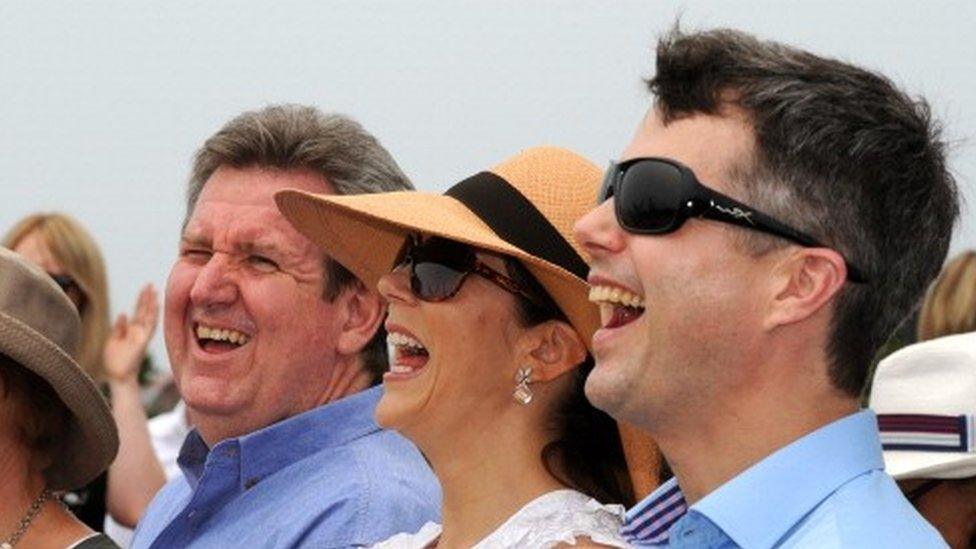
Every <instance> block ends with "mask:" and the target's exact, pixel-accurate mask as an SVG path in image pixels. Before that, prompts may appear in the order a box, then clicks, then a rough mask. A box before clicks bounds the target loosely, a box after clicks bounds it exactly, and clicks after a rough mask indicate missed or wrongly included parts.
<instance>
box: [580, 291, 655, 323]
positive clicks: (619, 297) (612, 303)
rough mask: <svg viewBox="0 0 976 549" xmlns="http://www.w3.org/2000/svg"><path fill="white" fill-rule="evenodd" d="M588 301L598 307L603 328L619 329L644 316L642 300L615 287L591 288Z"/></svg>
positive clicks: (629, 292)
mask: <svg viewBox="0 0 976 549" xmlns="http://www.w3.org/2000/svg"><path fill="white" fill-rule="evenodd" d="M590 301H592V302H593V303H596V304H597V305H599V306H600V322H601V324H602V326H603V327H604V328H608V329H612V328H619V327H621V326H625V325H627V324H630V323H631V322H633V321H635V320H637V319H638V318H640V316H641V315H643V314H644V298H643V297H641V296H639V295H637V294H635V293H633V292H631V291H629V290H625V289H623V288H619V287H617V286H593V287H591V288H590Z"/></svg>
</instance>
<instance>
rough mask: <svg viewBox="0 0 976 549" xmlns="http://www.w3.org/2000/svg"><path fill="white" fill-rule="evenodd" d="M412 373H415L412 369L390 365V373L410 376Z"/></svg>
mask: <svg viewBox="0 0 976 549" xmlns="http://www.w3.org/2000/svg"><path fill="white" fill-rule="evenodd" d="M412 371H413V369H412V368H410V367H409V366H401V365H399V364H391V365H390V373H394V374H409V373H410V372H412Z"/></svg>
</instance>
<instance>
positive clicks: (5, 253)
mask: <svg viewBox="0 0 976 549" xmlns="http://www.w3.org/2000/svg"><path fill="white" fill-rule="evenodd" d="M80 331H81V321H80V320H79V319H78V313H77V311H76V310H75V307H74V305H72V303H71V301H70V300H69V299H68V296H66V295H65V294H64V292H63V291H61V288H59V287H58V286H57V284H55V283H54V280H52V279H51V277H50V276H48V275H47V274H46V273H45V272H44V271H42V270H40V269H39V268H38V267H36V266H34V265H32V264H30V263H28V262H27V261H25V260H24V259H23V258H21V257H20V256H19V255H18V254H15V253H14V252H12V251H10V250H8V249H6V248H2V247H0V354H4V355H6V356H8V357H10V358H11V359H13V361H14V362H16V363H17V364H19V365H21V366H23V367H24V368H26V369H27V370H29V371H31V372H33V373H34V374H37V375H38V376H40V377H41V378H43V379H44V380H45V381H47V382H48V383H49V384H50V385H51V387H52V388H53V389H54V391H55V392H56V393H57V395H58V397H59V398H60V399H61V402H63V403H64V405H65V406H66V407H67V408H68V410H69V411H70V412H71V425H70V426H69V427H68V439H67V440H66V441H65V445H64V447H63V448H62V451H61V455H58V456H56V457H55V459H54V463H53V464H52V465H51V466H50V467H49V468H48V469H47V470H46V471H45V472H44V475H45V478H46V480H47V487H48V488H50V489H52V490H68V489H72V488H78V487H80V486H84V485H85V484H87V483H88V482H89V481H91V480H92V479H94V478H95V477H96V476H98V475H99V473H101V472H102V471H104V470H105V469H106V468H107V467H108V466H109V464H110V463H111V462H112V459H114V458H115V454H116V452H117V451H118V447H119V438H118V432H117V431H116V427H115V422H114V421H113V420H112V414H111V413H110V412H109V408H108V404H107V403H106V402H105V399H104V398H103V397H102V395H101V393H100V392H99V391H98V388H96V387H95V384H94V382H92V380H91V378H89V377H88V375H87V374H85V373H84V372H83V371H82V369H81V367H79V366H78V364H77V363H76V362H75V361H74V359H72V358H71V356H69V353H70V352H73V351H74V350H75V347H76V346H77V343H78V336H79V334H80Z"/></svg>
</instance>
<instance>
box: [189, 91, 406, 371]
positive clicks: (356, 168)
mask: <svg viewBox="0 0 976 549" xmlns="http://www.w3.org/2000/svg"><path fill="white" fill-rule="evenodd" d="M221 166H230V167H233V168H249V167H258V168H272V169H277V170H308V171H311V172H313V173H316V174H319V175H321V176H322V177H323V178H324V179H325V181H327V182H328V183H329V184H330V185H332V187H333V188H335V192H336V194H340V195H343V194H363V193H376V192H387V191H405V190H411V189H413V185H412V184H411V183H410V180H409V179H407V176H406V175H404V174H403V172H402V171H401V170H400V167H399V166H398V165H397V163H396V161H395V160H393V157H392V156H390V153H389V152H387V150H386V149H384V148H383V146H382V145H380V143H379V141H378V140H377V139H376V138H375V137H373V136H372V135H371V134H370V133H368V132H367V131H366V130H364V129H363V127H362V126H361V125H359V123H358V122H356V121H354V120H352V119H351V118H348V117H346V116H343V115H341V114H332V113H330V114H325V113H322V112H321V111H319V110H318V109H316V108H315V107H310V106H305V105H271V106H268V107H265V108H263V109H260V110H257V111H248V112H245V113H242V114H240V115H239V116H237V117H236V118H234V119H233V120H231V121H230V122H228V123H227V124H225V125H224V127H222V128H221V129H220V130H219V131H218V132H217V133H215V134H214V135H213V136H211V137H210V138H209V139H207V141H206V142H205V143H204V144H203V147H201V148H200V150H199V151H197V154H196V156H195V157H194V161H193V171H192V173H191V175H190V183H189V187H188V188H187V207H186V217H185V218H184V220H183V227H184V228H186V223H187V221H188V220H189V218H190V216H191V215H192V214H193V209H194V207H196V203H197V199H198V198H199V197H200V193H201V192H202V191H203V187H204V185H206V183H207V180H208V179H210V176H211V175H213V173H214V172H215V171H217V169H218V168H220V167H221ZM325 272H326V286H325V291H324V296H323V297H324V298H325V299H326V300H329V301H332V300H334V299H335V298H337V297H338V296H339V294H341V293H342V291H343V290H345V289H347V288H351V287H354V286H355V285H357V284H359V285H361V284H362V282H360V281H359V279H357V278H356V277H355V275H353V274H352V273H351V272H349V270H347V269H346V268H345V267H343V266H342V265H340V264H338V263H336V262H335V261H332V260H331V259H327V260H326V263H325ZM360 358H361V361H362V365H363V368H364V369H365V370H367V371H368V372H369V373H370V374H371V375H372V376H373V383H374V384H375V383H378V382H379V381H380V380H381V379H382V376H383V372H385V371H386V369H387V359H386V331H385V330H384V329H383V327H382V326H380V328H379V329H378V330H377V331H376V334H375V335H374V336H373V339H372V340H370V342H369V344H368V345H367V346H366V347H365V348H364V349H363V351H362V353H361V354H360Z"/></svg>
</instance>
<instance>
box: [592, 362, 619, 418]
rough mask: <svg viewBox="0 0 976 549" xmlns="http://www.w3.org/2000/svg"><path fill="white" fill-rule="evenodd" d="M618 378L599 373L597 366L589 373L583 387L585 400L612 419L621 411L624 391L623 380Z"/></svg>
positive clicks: (609, 373) (609, 374)
mask: <svg viewBox="0 0 976 549" xmlns="http://www.w3.org/2000/svg"><path fill="white" fill-rule="evenodd" d="M619 378H620V376H619V375H614V373H613V372H609V371H606V370H603V371H601V370H600V367H599V366H597V367H595V368H593V371H591V372H590V375H589V376H588V377H587V378H586V384H585V385H584V387H583V392H584V393H585V394H586V398H587V400H589V401H590V403H591V404H593V406H595V407H596V408H598V409H600V410H603V411H604V412H606V413H608V414H610V415H611V416H613V417H614V418H616V417H617V415H618V414H619V413H620V412H621V411H622V401H623V396H624V395H623V393H624V390H625V389H626V386H625V383H624V380H622V379H619Z"/></svg>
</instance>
